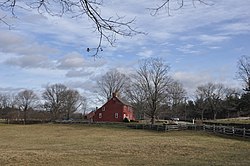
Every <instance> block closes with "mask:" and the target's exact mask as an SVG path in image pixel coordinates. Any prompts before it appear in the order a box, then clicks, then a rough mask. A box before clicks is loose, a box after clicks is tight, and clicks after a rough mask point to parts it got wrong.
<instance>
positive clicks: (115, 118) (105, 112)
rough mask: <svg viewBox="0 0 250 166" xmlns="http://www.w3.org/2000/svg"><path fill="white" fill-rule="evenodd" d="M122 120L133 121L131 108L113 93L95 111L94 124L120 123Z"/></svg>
mask: <svg viewBox="0 0 250 166" xmlns="http://www.w3.org/2000/svg"><path fill="white" fill-rule="evenodd" d="M124 118H128V119H129V120H135V118H134V114H133V108H132V106H131V105H130V104H129V103H128V102H126V101H124V100H123V99H121V98H119V97H118V96H117V94H116V93H113V96H112V98H111V99H109V100H108V101H107V102H106V103H105V104H104V105H103V106H102V107H100V108H99V109H97V110H96V111H95V114H94V117H93V121H94V122H122V121H123V119H124Z"/></svg>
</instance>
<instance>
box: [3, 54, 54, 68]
mask: <svg viewBox="0 0 250 166" xmlns="http://www.w3.org/2000/svg"><path fill="white" fill-rule="evenodd" d="M5 64H8V65H12V66H18V67H21V68H45V67H46V68H48V67H50V64H49V61H48V58H47V57H46V56H41V55H34V56H32V55H24V56H18V57H12V58H9V59H7V60H6V61H5Z"/></svg>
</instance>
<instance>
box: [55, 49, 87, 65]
mask: <svg viewBox="0 0 250 166" xmlns="http://www.w3.org/2000/svg"><path fill="white" fill-rule="evenodd" d="M84 62H85V60H84V58H83V56H82V55H81V54H79V53H77V52H72V53H70V54H67V55H66V56H64V57H63V58H62V59H59V61H58V63H59V65H58V68H61V69H71V68H81V67H83V66H84Z"/></svg>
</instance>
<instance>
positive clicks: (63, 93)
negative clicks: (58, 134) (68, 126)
mask: <svg viewBox="0 0 250 166" xmlns="http://www.w3.org/2000/svg"><path fill="white" fill-rule="evenodd" d="M42 96H43V99H44V100H45V103H44V107H45V108H46V109H47V110H49V111H50V112H51V115H52V120H57V119H62V118H67V119H69V118H70V116H71V115H72V114H73V113H74V112H76V111H77V110H78V109H79V108H80V107H82V106H84V105H85V104H86V99H85V98H84V97H83V96H81V95H80V94H79V92H78V91H77V90H74V89H69V88H68V87H66V86H65V85H63V84H53V85H50V86H47V87H46V89H45V91H44V92H43V95H42Z"/></svg>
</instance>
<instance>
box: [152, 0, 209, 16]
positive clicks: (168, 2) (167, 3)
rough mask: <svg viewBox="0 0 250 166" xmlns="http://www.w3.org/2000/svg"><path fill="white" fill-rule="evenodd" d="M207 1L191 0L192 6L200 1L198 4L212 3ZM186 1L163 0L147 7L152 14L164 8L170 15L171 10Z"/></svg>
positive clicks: (178, 7) (179, 6)
mask: <svg viewBox="0 0 250 166" xmlns="http://www.w3.org/2000/svg"><path fill="white" fill-rule="evenodd" d="M207 1H208V0H192V4H193V6H194V7H196V5H195V4H196V3H200V4H204V5H208V6H211V5H213V3H211V2H207ZM186 3H187V2H185V0H163V2H162V3H160V5H157V6H156V7H153V8H148V9H149V10H151V13H150V14H151V15H152V16H155V15H157V14H158V13H159V12H160V11H162V10H166V13H167V14H168V15H169V16H170V12H171V11H172V10H179V9H180V8H182V7H183V6H184V4H186ZM172 4H174V5H172ZM171 6H175V7H174V8H171Z"/></svg>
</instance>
